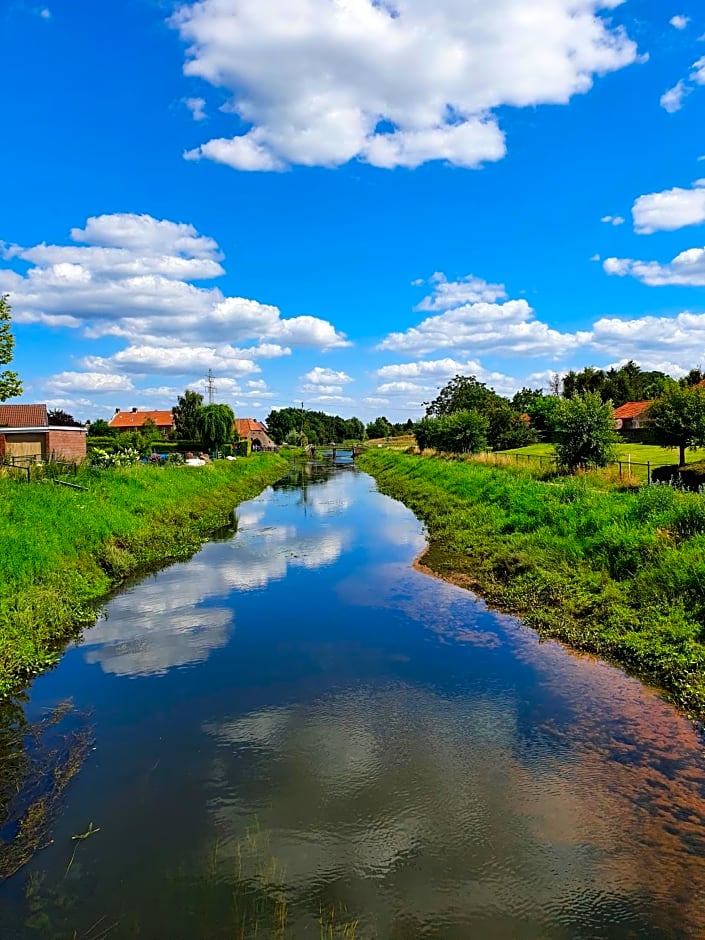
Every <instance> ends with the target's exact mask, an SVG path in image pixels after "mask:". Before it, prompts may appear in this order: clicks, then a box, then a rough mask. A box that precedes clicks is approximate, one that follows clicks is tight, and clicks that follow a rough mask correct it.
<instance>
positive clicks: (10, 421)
mask: <svg viewBox="0 0 705 940" xmlns="http://www.w3.org/2000/svg"><path fill="white" fill-rule="evenodd" d="M3 425H4V426H5V427H6V428H46V427H48V426H49V417H48V415H47V406H46V405H0V427H2V426H3Z"/></svg>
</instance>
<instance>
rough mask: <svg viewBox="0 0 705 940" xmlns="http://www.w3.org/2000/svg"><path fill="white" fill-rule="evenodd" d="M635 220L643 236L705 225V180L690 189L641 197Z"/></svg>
mask: <svg viewBox="0 0 705 940" xmlns="http://www.w3.org/2000/svg"><path fill="white" fill-rule="evenodd" d="M632 216H633V218H634V230H635V231H637V232H640V233H641V234H643V235H647V234H651V233H652V232H660V231H673V230H675V229H679V228H683V227H684V226H686V225H699V224H700V223H701V222H705V179H700V180H696V181H695V182H694V183H693V186H692V188H691V189H681V188H680V187H677V186H676V187H674V188H673V189H666V190H664V191H663V192H660V193H648V194H647V195H645V196H639V198H638V199H637V200H636V202H635V203H634V206H633V207H632Z"/></svg>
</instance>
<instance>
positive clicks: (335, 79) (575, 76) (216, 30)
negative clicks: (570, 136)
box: [170, 0, 637, 171]
mask: <svg viewBox="0 0 705 940" xmlns="http://www.w3.org/2000/svg"><path fill="white" fill-rule="evenodd" d="M615 5H616V2H615V0H533V2H532V5H531V12H530V15H527V6H526V0H498V2H497V3H494V4H487V3H486V2H484V0H466V2H465V3H458V2H457V0H433V2H431V0H406V2H404V3H401V2H396V0H384V2H379V0H355V2H349V3H341V2H333V0H262V2H260V3H258V4H254V5H253V4H252V3H251V2H249V0H227V2H225V0H201V2H198V3H184V4H182V5H181V6H180V7H179V8H178V9H177V11H176V13H175V14H174V16H173V17H172V18H171V21H170V22H171V24H172V25H173V26H174V27H175V28H176V29H178V30H179V33H180V35H181V38H182V39H183V40H184V42H186V43H188V53H187V62H186V65H185V68H184V71H185V73H186V74H187V75H188V76H196V77H198V78H201V79H204V80H205V81H208V82H210V83H211V84H212V85H215V86H217V87H219V88H225V89H226V90H227V91H229V92H230V93H231V95H232V100H231V103H230V107H229V110H231V111H232V112H234V113H236V114H237V115H238V117H239V118H240V120H241V121H242V122H244V123H245V124H246V125H249V130H247V131H246V132H245V133H244V134H242V135H241V136H236V137H233V138H230V139H228V138H216V139H213V140H209V141H206V142H205V143H203V144H202V145H201V146H199V147H197V148H195V149H194V150H191V151H188V152H187V153H186V154H185V156H186V157H187V158H188V159H199V158H201V157H205V158H207V159H211V160H215V161H217V162H220V163H224V164H226V165H228V166H232V167H235V168H237V169H240V170H270V171H271V170H283V169H285V168H286V167H287V166H289V165H292V164H301V165H307V166H339V165H341V164H343V163H346V162H347V161H349V160H352V159H354V158H358V159H361V160H364V161H366V162H368V163H371V164H373V165H375V166H379V167H385V168H391V167H396V166H403V167H415V166H418V165H419V164H421V163H424V162H426V161H429V160H446V161H448V162H450V163H452V164H454V165H456V166H462V167H474V166H478V165H481V164H482V163H483V162H486V161H494V160H499V159H501V158H502V157H503V156H504V153H505V142H504V135H503V133H502V131H501V130H500V128H499V126H498V121H497V116H496V113H495V112H496V109H498V108H500V107H502V106H510V107H532V106H536V105H539V104H547V103H558V104H565V103H567V102H568V101H569V100H570V98H571V97H572V96H573V95H575V94H583V93H585V92H587V91H588V90H589V89H590V87H591V86H592V83H593V80H594V77H595V76H596V75H602V74H605V73H607V72H611V71H614V70H616V69H620V68H623V67H624V66H626V65H629V64H630V63H632V62H634V61H635V60H636V57H637V50H636V46H635V44H634V43H633V42H632V41H631V40H630V39H629V38H628V37H627V35H626V34H625V32H624V31H623V29H621V28H619V27H616V26H614V25H613V24H612V23H611V21H610V20H609V19H608V18H607V17H603V16H602V15H601V13H602V11H603V10H608V9H611V8H613V7H614V6H615Z"/></svg>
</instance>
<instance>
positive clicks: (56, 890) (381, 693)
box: [0, 464, 705, 940]
mask: <svg viewBox="0 0 705 940" xmlns="http://www.w3.org/2000/svg"><path fill="white" fill-rule="evenodd" d="M237 516H238V525H237V532H236V533H235V534H230V535H229V536H228V537H225V538H223V539H220V540H217V541H213V542H211V543H209V544H208V545H206V546H205V547H204V548H203V550H202V551H200V552H199V553H198V554H197V555H196V556H195V557H194V558H193V559H192V560H191V561H189V562H187V563H184V564H178V565H174V566H172V567H170V568H167V569H165V570H163V571H161V572H159V573H158V574H156V575H154V576H151V577H149V578H147V579H146V580H144V581H142V582H140V583H139V584H136V585H134V586H132V587H130V588H129V589H127V590H125V591H123V592H122V593H120V594H118V595H117V596H116V597H114V598H113V599H112V600H111V601H110V602H109V604H108V605H107V608H106V615H105V617H104V619H101V620H100V621H99V623H98V624H97V625H96V626H95V627H94V628H93V629H91V630H89V631H87V632H86V634H85V638H84V640H83V642H82V643H81V644H79V645H77V646H76V647H75V648H73V649H71V650H70V651H69V652H68V653H67V654H66V656H65V657H64V659H63V660H62V663H61V665H60V666H59V667H58V668H57V669H56V670H54V671H53V672H52V673H49V674H47V675H44V676H42V677H41V678H40V679H38V680H37V681H36V682H35V683H34V685H33V686H32V688H31V690H30V693H29V695H28V697H27V701H26V702H25V703H24V704H23V706H22V716H21V717H22V720H24V721H27V722H28V723H32V724H33V725H35V726H36V723H37V722H38V721H41V719H42V716H47V715H50V714H52V709H54V708H55V707H56V706H57V705H58V704H59V703H61V702H64V701H65V700H67V699H71V702H72V705H73V710H72V711H70V712H69V713H68V714H67V715H66V716H64V717H63V718H62V719H61V721H59V722H57V723H56V724H55V725H51V727H48V728H47V730H46V732H42V734H43V735H44V737H46V736H47V735H49V737H48V738H47V740H48V743H47V744H45V746H44V751H43V752H42V753H43V754H44V755H45V757H46V764H45V766H46V768H50V767H51V766H52V764H51V761H52V759H53V758H54V757H55V755H56V754H57V753H58V752H59V751H60V748H61V741H62V740H63V741H65V740H67V738H66V735H69V734H72V733H77V732H80V731H81V729H85V728H88V727H90V729H91V730H90V733H91V735H92V740H93V741H94V749H93V750H92V751H90V753H89V756H88V757H87V759H86V760H85V763H84V765H83V768H82V770H81V771H80V773H79V774H78V775H77V776H76V777H75V778H74V779H73V780H72V781H71V782H70V784H69V785H68V786H67V787H66V788H65V790H64V791H63V792H62V797H61V801H60V805H59V806H58V807H57V810H58V812H57V817H56V820H55V822H54V823H53V825H52V827H51V832H50V835H51V838H52V840H53V841H52V843H51V844H50V845H49V846H48V847H47V848H45V849H44V850H43V851H41V852H39V853H37V854H36V855H35V857H34V858H33V860H32V861H31V862H30V863H29V864H28V865H26V866H25V867H24V868H22V869H21V870H20V871H19V872H18V873H17V874H16V875H14V876H13V877H12V878H10V879H8V880H7V881H5V883H4V884H3V885H2V886H0V924H1V925H2V927H1V929H0V935H1V936H2V937H3V940H4V938H11V937H17V938H25V937H37V936H40V937H52V936H55V937H67V938H69V937H73V936H74V931H75V936H77V937H85V938H86V940H99V938H100V937H102V936H104V935H105V936H109V937H133V936H134V937H148V938H181V937H183V938H196V937H197V938H201V937H202V938H211V937H213V938H218V937H241V936H242V937H250V936H253V937H254V936H255V935H256V936H258V937H269V936H271V937H295V938H303V940H307V938H318V937H319V936H320V935H321V931H322V929H323V928H322V927H321V925H320V924H319V923H318V921H319V920H320V919H321V917H323V920H324V923H325V925H327V927H330V929H331V932H330V933H326V934H325V935H326V936H331V937H338V936H340V937H353V936H354V937H357V938H364V940H368V938H379V940H403V938H404V940H405V938H408V940H412V938H426V937H428V938H445V940H461V938H462V940H467V938H472V937H478V938H482V940H510V938H512V940H529V938H531V940H534V938H537V940H538V938H542V940H543V938H551V940H552V938H565V940H580V938H586V940H587V938H589V940H599V938H606V940H607V938H609V940H616V938H648V940H658V938H681V937H683V938H685V937H701V936H703V935H705V904H704V902H705V837H704V834H703V833H704V830H703V822H704V810H705V773H704V764H703V758H702V744H701V740H700V739H699V737H698V735H697V734H696V732H695V731H694V730H693V729H692V727H691V726H690V725H689V724H688V722H687V721H685V719H683V718H682V717H680V716H678V715H677V714H676V713H675V711H674V710H673V709H672V708H671V707H670V706H668V705H667V704H666V703H664V702H663V701H662V700H661V699H660V698H659V697H658V696H657V695H656V694H654V693H653V692H651V691H649V690H648V689H645V688H644V687H643V686H641V685H640V684H639V683H638V682H636V681H635V680H633V679H630V678H628V677H626V676H624V675H623V674H622V673H621V672H620V671H619V670H617V669H614V668H612V667H609V666H606V665H604V664H601V663H598V662H596V661H594V660H592V659H590V658H587V657H576V656H574V655H572V654H570V653H568V652H567V651H566V650H564V649H563V648H562V647H560V646H559V645H557V644H554V643H539V642H538V640H537V638H536V637H535V635H534V634H533V633H532V632H531V631H528V630H526V629H525V628H523V627H522V626H521V625H520V624H518V623H517V621H515V620H513V619H512V618H508V617H504V616H502V615H499V614H496V613H494V612H491V611H488V610H487V609H486V608H485V607H484V605H483V604H482V603H481V602H479V601H478V600H477V599H475V598H474V597H473V596H472V595H470V594H469V593H467V592H465V591H463V590H461V589H459V588H456V587H453V586H452V585H447V584H445V583H443V582H441V581H439V580H437V579H435V578H431V577H428V576H426V575H425V574H423V573H422V572H420V571H417V570H415V569H414V568H412V566H411V563H412V561H413V559H414V558H415V557H416V556H417V554H418V553H419V551H420V550H421V549H422V548H423V546H424V536H423V529H422V526H421V524H420V523H419V522H418V521H417V520H416V519H415V518H414V516H413V515H412V514H411V513H410V512H409V511H408V510H407V509H405V508H404V507H403V506H401V505H400V504H399V503H397V502H394V501H393V500H391V499H389V498H387V497H384V496H381V495H380V494H378V493H377V492H376V490H375V486H374V482H373V480H372V479H371V478H370V477H369V476H367V475H365V474H363V473H360V472H357V471H355V470H354V469H353V468H352V467H341V468H333V467H325V466H321V465H311V464H308V465H305V466H304V467H300V468H298V469H297V470H296V471H295V472H294V473H292V474H291V475H290V476H289V477H288V478H286V479H285V480H284V481H282V482H281V483H280V484H278V485H277V486H275V487H274V488H272V489H270V490H267V491H266V492H265V493H263V494H262V495H261V496H260V497H259V498H257V499H255V500H252V501H251V502H249V503H247V504H244V505H243V506H241V507H240V509H239V510H238V512H237ZM14 717H15V719H16V718H17V714H16V713H15V716H14ZM5 720H6V722H7V721H8V720H9V719H8V717H7V716H6V719H5ZM52 735H53V737H52ZM62 735H63V738H62ZM37 746H38V745H37V742H36V740H35V739H34V738H32V737H31V736H26V747H27V750H28V753H29V752H30V751H32V749H33V748H35V749H36V748H37ZM10 758H12V759H17V755H16V754H14V755H12V754H5V759H7V760H9V759H10ZM48 776H49V772H48V770H47V771H46V773H45V782H46V779H48ZM37 792H40V791H37ZM35 795H36V793H35ZM89 824H92V825H93V827H94V828H98V829H99V830H100V831H99V832H95V833H94V834H92V835H90V836H89V837H88V838H86V839H84V840H72V836H73V835H77V834H82V833H86V831H87V830H88V828H89ZM9 831H10V827H9V826H6V827H5V835H7V833H8V832H9ZM74 849H75V854H74V857H73V861H72V862H71V864H70V865H69V862H70V860H71V856H72V853H74ZM67 869H68V871H67ZM353 922H357V926H356V927H354V928H353V926H351V925H352V924H353ZM255 923H256V924H257V927H256V931H257V932H255V926H254V925H255ZM277 924H278V925H279V927H277ZM346 931H347V932H346Z"/></svg>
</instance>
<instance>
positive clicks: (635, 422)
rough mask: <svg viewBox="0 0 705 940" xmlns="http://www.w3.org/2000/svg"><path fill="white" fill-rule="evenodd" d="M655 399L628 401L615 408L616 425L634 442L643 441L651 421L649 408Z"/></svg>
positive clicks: (627, 438)
mask: <svg viewBox="0 0 705 940" xmlns="http://www.w3.org/2000/svg"><path fill="white" fill-rule="evenodd" d="M652 405H653V401H628V402H627V403H626V404H624V405H620V406H619V408H615V409H614V426H615V429H616V430H617V432H618V433H619V434H620V435H621V436H622V437H623V438H624V439H625V440H626V441H630V442H632V443H638V442H639V441H643V440H644V438H645V437H646V434H647V431H648V425H649V422H650V421H651V418H650V417H649V409H650V408H651V406H652Z"/></svg>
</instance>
